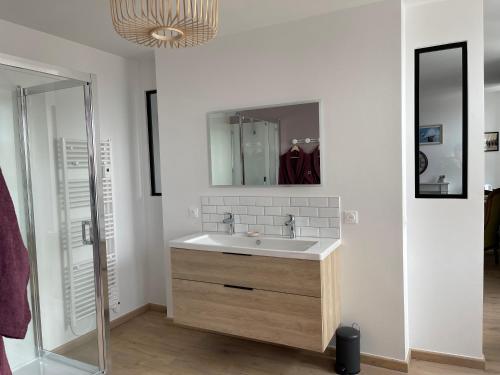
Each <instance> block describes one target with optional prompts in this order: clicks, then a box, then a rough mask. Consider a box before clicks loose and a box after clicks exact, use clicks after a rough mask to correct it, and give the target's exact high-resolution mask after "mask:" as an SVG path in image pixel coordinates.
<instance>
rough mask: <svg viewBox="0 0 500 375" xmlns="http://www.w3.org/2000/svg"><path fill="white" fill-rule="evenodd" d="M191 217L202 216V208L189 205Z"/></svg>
mask: <svg viewBox="0 0 500 375" xmlns="http://www.w3.org/2000/svg"><path fill="white" fill-rule="evenodd" d="M188 212H189V217H192V218H193V219H198V218H199V217H200V209H199V208H198V207H189V211H188Z"/></svg>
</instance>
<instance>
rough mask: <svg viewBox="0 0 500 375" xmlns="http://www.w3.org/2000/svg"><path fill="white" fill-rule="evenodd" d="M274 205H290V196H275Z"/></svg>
mask: <svg viewBox="0 0 500 375" xmlns="http://www.w3.org/2000/svg"><path fill="white" fill-rule="evenodd" d="M273 206H285V207H286V206H290V198H289V197H273Z"/></svg>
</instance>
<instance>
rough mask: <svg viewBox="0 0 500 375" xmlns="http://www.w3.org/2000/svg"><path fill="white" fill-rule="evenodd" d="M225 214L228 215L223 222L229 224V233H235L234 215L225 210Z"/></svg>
mask: <svg viewBox="0 0 500 375" xmlns="http://www.w3.org/2000/svg"><path fill="white" fill-rule="evenodd" d="M224 216H227V217H225V218H224V220H222V223H223V224H229V230H228V231H227V233H228V234H230V235H233V234H234V215H233V214H232V213H231V212H225V213H224Z"/></svg>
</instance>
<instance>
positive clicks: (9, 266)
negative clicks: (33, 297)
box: [0, 169, 31, 375]
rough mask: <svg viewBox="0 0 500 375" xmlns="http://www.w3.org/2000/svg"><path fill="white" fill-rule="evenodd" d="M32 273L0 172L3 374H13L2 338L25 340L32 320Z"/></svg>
mask: <svg viewBox="0 0 500 375" xmlns="http://www.w3.org/2000/svg"><path fill="white" fill-rule="evenodd" d="M29 273H30V271H29V257H28V251H27V250H26V247H25V246H24V243H23V239H22V237H21V232H20V230H19V225H18V223H17V216H16V212H15V210H14V204H13V203H12V199H11V197H10V194H9V190H8V189H7V184H6V183H5V179H4V178H3V174H2V170H1V169H0V375H11V370H10V368H9V364H8V362H7V357H6V355H5V350H4V346H3V339H2V336H3V337H9V338H14V339H23V338H24V337H25V336H26V330H27V329H28V324H29V322H30V320H31V313H30V309H29V304H28V296H27V286H28V280H29Z"/></svg>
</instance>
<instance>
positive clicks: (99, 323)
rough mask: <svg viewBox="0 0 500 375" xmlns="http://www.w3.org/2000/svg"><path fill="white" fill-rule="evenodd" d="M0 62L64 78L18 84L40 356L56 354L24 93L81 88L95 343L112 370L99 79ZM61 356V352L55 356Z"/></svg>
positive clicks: (102, 366)
mask: <svg viewBox="0 0 500 375" xmlns="http://www.w3.org/2000/svg"><path fill="white" fill-rule="evenodd" d="M0 66H6V67H9V68H14V69H19V70H23V71H31V72H34V73H38V74H41V75H47V76H52V77H60V78H63V79H64V80H61V81H57V82H54V83H50V84H44V85H39V86H35V87H31V88H30V87H28V88H22V87H19V88H18V90H17V111H18V122H19V123H18V128H19V141H20V153H21V160H22V167H23V168H22V169H23V170H22V175H23V176H22V177H23V178H22V179H23V190H24V200H25V202H26V209H25V211H26V212H25V214H26V224H27V248H28V252H29V258H30V267H31V274H30V281H29V282H30V289H31V307H32V310H33V313H32V316H33V329H34V339H35V350H36V355H37V357H38V358H43V357H45V356H57V355H54V354H53V353H51V352H49V351H46V350H45V349H44V348H43V337H42V327H41V321H40V291H39V284H38V268H37V256H36V255H37V253H36V233H35V218H34V209H33V196H32V181H31V165H30V149H29V129H28V119H27V102H26V96H27V95H30V94H36V93H43V92H49V91H54V90H59V89H64V88H70V87H76V86H81V87H82V88H83V90H84V106H85V124H86V133H87V150H88V170H89V191H90V207H91V221H92V231H91V234H92V236H91V238H93V239H98V240H97V241H96V240H93V241H92V242H93V243H92V252H93V259H94V282H95V296H96V297H95V298H96V301H95V305H96V333H97V345H98V368H99V371H100V373H101V374H111V361H110V355H109V332H110V324H109V316H110V315H109V301H108V274H107V273H108V271H107V257H106V254H107V252H106V239H105V231H104V220H101V219H100V218H103V217H104V204H103V200H102V185H101V184H100V183H99V182H98V181H101V177H102V176H101V173H102V171H101V168H99V167H98V166H99V165H100V154H99V152H98V145H99V144H100V138H99V127H98V124H97V122H96V121H95V109H96V96H95V92H94V91H93V89H94V87H95V85H96V82H97V79H96V76H95V75H94V74H87V73H81V72H78V71H74V70H71V69H66V68H61V67H57V66H52V65H47V64H43V63H39V62H36V61H31V60H27V59H23V58H18V57H14V56H10V55H6V54H0ZM57 357H59V356H57ZM59 359H60V360H64V361H66V362H67V364H68V365H74V364H75V363H74V361H73V360H71V359H69V358H65V357H61V358H59Z"/></svg>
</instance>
